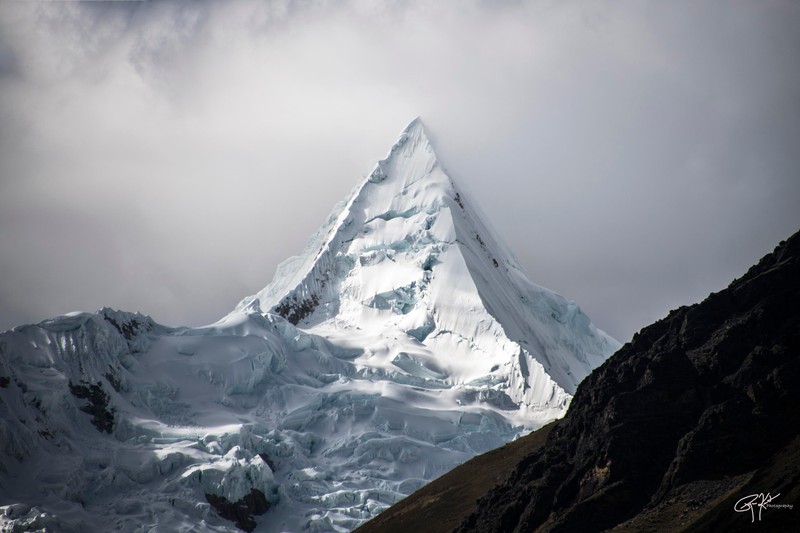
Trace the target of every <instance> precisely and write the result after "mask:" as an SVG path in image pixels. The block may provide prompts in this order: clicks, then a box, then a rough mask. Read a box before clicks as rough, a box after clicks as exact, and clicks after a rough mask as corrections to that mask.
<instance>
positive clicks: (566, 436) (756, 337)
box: [358, 233, 800, 533]
mask: <svg viewBox="0 0 800 533" xmlns="http://www.w3.org/2000/svg"><path fill="white" fill-rule="evenodd" d="M799 300H800V233H798V234H795V235H794V236H792V237H791V238H790V239H788V240H787V241H785V242H781V243H780V245H779V246H778V247H777V248H776V249H775V251H774V252H773V253H771V254H770V255H767V256H766V257H764V258H763V259H762V260H761V261H760V262H759V263H758V264H757V265H755V266H753V267H752V268H751V269H750V270H749V271H748V272H747V273H746V274H745V275H744V276H743V277H742V278H741V279H738V280H735V281H734V282H733V283H731V285H730V286H729V287H728V288H727V289H726V290H724V291H722V292H720V293H718V294H711V295H710V296H709V297H708V298H706V299H705V300H704V301H703V302H702V303H700V304H696V305H693V306H690V307H681V308H680V309H677V310H675V311H672V312H671V313H670V314H669V316H667V317H666V318H664V319H663V320H661V321H659V322H656V323H655V324H653V325H651V326H649V327H647V328H645V329H643V330H642V331H641V332H639V333H638V334H637V335H636V336H635V337H634V338H633V340H632V341H631V342H630V343H628V344H626V345H625V346H623V347H622V349H620V350H619V351H618V352H617V353H616V354H615V355H614V356H612V357H611V358H610V359H609V360H608V361H606V363H604V364H603V365H602V366H601V367H599V368H598V369H597V370H595V371H594V372H593V373H592V374H591V375H590V376H589V377H588V378H587V379H586V380H584V381H583V382H582V383H581V384H580V386H579V387H578V391H577V393H576V394H575V397H574V399H573V401H572V403H571V405H570V408H569V411H568V413H567V414H566V416H565V417H564V418H563V419H561V420H559V421H557V422H555V423H553V424H551V425H549V426H547V427H545V428H542V429H540V430H538V431H535V432H533V433H531V434H530V435H528V436H526V437H523V438H521V439H519V440H518V441H515V442H513V443H511V444H509V445H506V446H505V447H504V448H501V449H498V450H495V451H493V452H490V453H488V454H486V455H482V456H479V457H476V458H475V459H473V460H471V461H470V462H468V463H466V464H464V465H462V466H460V467H458V468H456V469H454V470H453V471H451V472H450V473H448V474H446V475H444V476H442V477H441V478H439V479H438V480H436V481H435V482H433V483H431V484H430V485H428V486H427V487H425V488H423V489H422V490H420V491H418V492H416V493H414V494H413V495H411V496H410V497H408V498H407V499H405V500H404V501H403V502H401V503H400V504H398V505H396V506H394V507H392V508H391V509H389V510H388V511H386V512H385V513H383V514H381V515H380V516H379V517H377V518H376V519H375V520H373V521H371V522H368V523H367V524H366V525H365V526H364V527H362V528H360V529H359V530H358V531H359V533H370V532H372V531H381V532H382V533H391V532H393V531H415V530H418V526H419V524H428V525H429V526H428V527H426V531H429V532H431V533H434V532H436V531H458V532H534V531H535V532H571V531H581V532H593V531H615V532H621V533H622V532H626V533H627V532H644V531H665V532H671V531H674V532H679V531H770V532H784V531H785V532H789V531H798V530H800V514H799V513H800V511H799V510H798V509H796V508H795V505H796V503H797V501H798V498H800V431H799V430H798V428H800V411H798V409H797V408H798V406H800V387H798V383H800V313H798V311H797V302H798V301H799ZM486 472H491V473H493V475H492V476H487V475H486ZM465 499H466V500H467V501H466V503H465V501H464V500H465Z"/></svg>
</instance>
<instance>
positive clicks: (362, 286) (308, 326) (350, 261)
mask: <svg viewBox="0 0 800 533" xmlns="http://www.w3.org/2000/svg"><path fill="white" fill-rule="evenodd" d="M237 309H238V310H245V309H247V310H257V311H271V312H275V313H278V314H280V315H282V316H284V317H285V318H287V319H288V320H290V321H291V322H293V323H295V324H298V325H300V327H302V328H303V329H305V330H308V331H314V332H318V333H319V334H321V335H323V336H326V337H328V338H330V339H331V340H332V341H334V342H340V343H342V342H345V343H346V339H348V338H352V337H353V335H354V331H368V332H370V333H371V334H373V333H376V332H378V333H380V334H381V338H380V340H379V341H378V342H377V343H372V344H370V345H369V346H366V348H367V349H366V351H365V354H364V355H363V356H361V357H359V358H357V359H356V360H357V362H359V363H362V364H365V365H368V366H370V367H376V368H384V369H394V370H396V369H398V368H399V369H401V370H403V371H405V372H407V373H409V374H412V375H415V376H416V377H418V378H420V379H428V380H437V381H439V382H442V383H443V384H446V385H447V386H453V385H469V384H475V383H491V384H492V385H496V387H494V389H495V390H497V391H498V392H499V393H500V394H501V396H498V398H500V397H502V401H504V402H508V403H509V405H510V404H514V405H520V406H521V407H522V413H523V414H522V416H523V417H524V419H525V420H528V421H530V420H531V419H535V420H536V421H537V422H542V421H544V420H549V419H552V418H553V417H554V416H557V415H558V414H559V413H560V412H561V411H562V410H563V408H564V407H565V405H566V403H567V401H568V398H569V394H572V393H573V392H574V391H575V387H576V386H577V384H578V383H579V382H580V381H581V380H582V379H583V378H584V377H586V375H588V374H589V372H591V370H592V368H594V367H596V366H597V365H599V364H600V363H602V362H603V360H604V359H605V357H607V356H608V355H609V354H610V353H611V352H613V351H614V350H615V349H616V348H618V347H619V344H618V343H617V342H616V341H614V340H613V339H611V338H610V337H608V336H607V335H605V334H604V333H603V332H601V331H598V330H597V329H596V328H595V327H594V326H593V325H592V324H591V323H590V321H589V319H588V317H586V315H585V314H583V313H582V312H581V310H580V309H579V308H578V306H577V305H575V303H574V302H570V301H568V300H566V299H564V298H563V297H561V296H559V295H557V294H555V293H553V292H551V291H549V290H547V289H544V288H542V287H539V286H537V285H535V284H533V283H531V282H530V281H529V280H528V279H527V277H526V276H525V274H524V273H523V272H522V270H521V269H520V267H519V265H518V264H517V263H516V261H515V260H514V258H513V255H512V254H511V253H509V252H508V251H507V250H506V248H505V247H504V246H503V245H502V244H501V243H500V241H499V239H498V238H497V237H496V236H495V234H494V232H493V231H491V230H490V228H489V227H488V226H487V225H486V224H485V223H484V222H483V221H482V220H481V219H480V218H479V216H478V214H477V213H476V211H475V208H474V206H473V205H472V202H471V201H470V200H469V199H468V198H466V197H465V195H464V194H463V192H460V191H458V190H457V189H456V186H455V185H454V183H453V181H452V180H451V179H450V177H449V176H448V175H447V173H446V172H445V170H444V169H443V168H442V166H441V164H440V163H439V161H438V160H437V158H436V154H435V153H434V150H433V147H432V146H431V143H430V141H429V140H428V137H427V135H426V133H425V129H424V127H423V125H422V122H421V121H420V120H419V119H416V120H414V121H413V122H412V123H411V124H409V126H408V127H407V128H406V130H405V131H404V132H403V133H402V135H401V136H400V140H399V141H398V142H397V143H396V144H395V145H394V147H392V150H391V152H390V154H389V156H388V157H387V158H386V159H384V160H382V161H380V162H379V163H378V165H377V166H376V167H375V170H374V171H373V172H372V174H371V175H370V176H369V178H368V179H367V180H366V181H365V182H364V183H363V184H362V185H361V186H360V187H359V188H358V189H356V191H355V192H354V193H353V195H352V196H351V198H350V200H349V201H348V202H347V203H346V204H344V205H343V206H342V207H341V208H340V209H339V210H338V212H336V213H335V214H334V215H333V216H332V217H331V218H330V220H329V223H328V225H327V227H326V228H323V230H322V231H321V232H320V233H318V235H317V236H316V237H315V238H314V239H312V244H311V246H310V247H309V248H308V249H307V250H306V254H305V255H304V256H303V257H301V258H293V259H292V260H290V261H289V262H287V263H286V264H285V265H284V266H282V267H281V268H280V269H279V271H278V273H277V275H276V277H275V280H274V281H273V282H272V283H271V284H270V285H268V286H267V287H266V288H264V289H263V290H262V291H260V292H259V293H258V294H256V295H255V296H251V297H249V298H246V299H245V300H243V301H242V302H241V303H240V304H239V306H238V307H237ZM358 345H359V346H362V347H363V346H364V345H363V343H358Z"/></svg>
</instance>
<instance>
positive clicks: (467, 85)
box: [0, 1, 800, 341]
mask: <svg viewBox="0 0 800 533" xmlns="http://www.w3.org/2000/svg"><path fill="white" fill-rule="evenodd" d="M798 23H800V6H799V5H798V4H796V3H794V2H772V3H769V5H756V4H755V3H750V2H724V3H723V2H671V3H669V4H666V3H663V4H654V3H652V4H651V3H648V4H646V3H633V2H631V3H628V2H621V3H620V2H614V3H611V2H608V3H581V2H574V3H562V2H505V3H499V4H491V3H484V2H466V3H459V4H458V5H457V6H456V5H449V4H448V5H445V3H434V2H421V1H420V2H407V3H382V2H366V1H364V2H357V1H353V2H346V3H337V4H332V3H327V2H306V3H292V2H264V3H251V2H231V3H204V2H199V3H177V2H165V3H122V4H106V3H91V2H90V3H81V4H72V3H35V4H22V3H19V4H18V3H5V4H2V5H0V93H1V94H2V99H0V329H6V328H9V327H12V326H14V325H17V324H20V323H25V322H35V321H39V320H42V319H44V318H46V317H48V316H52V315H57V314H62V313H65V312H68V311H72V310H76V309H82V310H94V309H97V308H99V307H101V306H104V305H108V306H113V307H118V308H122V309H127V310H132V311H135V310H140V311H142V312H146V313H148V314H151V315H152V316H153V317H154V318H155V319H157V320H159V321H161V322H164V323H167V324H175V325H177V324H187V325H199V324H203V323H209V322H213V321H215V320H216V319H217V318H219V317H221V316H222V315H224V314H225V313H226V312H228V311H229V310H230V309H232V308H233V306H234V305H235V304H236V302H237V301H238V300H239V299H240V298H241V297H243V296H245V295H247V294H252V293H254V292H256V291H257V290H258V289H260V288H261V287H262V286H264V285H265V284H266V283H267V282H268V281H269V280H270V279H271V277H272V274H273V272H274V270H275V267H276V266H277V264H278V263H279V262H280V261H282V260H283V259H285V258H287V257H288V256H290V255H293V254H296V253H298V252H299V251H300V250H301V249H302V248H303V246H304V244H305V242H306V240H307V238H308V237H309V236H310V235H311V233H313V232H314V231H315V230H316V229H317V227H318V226H319V225H320V224H321V223H322V222H323V221H324V219H325V217H326V215H327V213H328V212H329V210H330V209H331V208H332V207H333V205H334V204H335V203H336V202H337V201H339V200H341V199H343V198H344V197H345V196H346V195H347V194H348V192H349V191H350V190H351V189H352V187H354V186H355V185H356V184H357V183H358V182H359V181H360V179H362V177H363V176H365V175H366V174H367V173H368V172H369V171H370V170H371V166H372V165H373V164H374V162H375V161H376V160H377V159H379V158H381V157H383V156H384V155H385V152H386V150H387V149H388V148H389V146H391V144H392V142H393V141H394V139H395V137H396V136H397V134H398V133H399V131H400V130H401V129H402V128H403V127H404V126H405V124H406V123H407V122H408V121H409V120H410V119H411V118H413V117H414V116H416V115H420V116H422V118H423V120H424V121H425V123H426V125H427V127H428V129H429V131H430V133H431V135H432V137H433V140H434V142H435V144H436V145H437V149H438V151H439V152H440V156H441V159H442V160H443V162H444V163H445V165H446V166H447V167H448V170H449V172H450V173H451V174H452V175H453V177H454V178H455V179H456V180H458V182H459V184H460V185H461V186H462V188H465V189H467V192H469V193H471V196H472V197H473V198H475V199H476V200H477V202H479V203H480V206H481V209H482V211H483V212H484V213H485V214H486V215H487V218H488V219H489V220H491V221H492V223H493V225H494V226H495V229H496V230H497V231H498V233H499V234H500V235H502V236H503V237H504V238H505V240H506V241H507V242H508V244H509V245H510V247H511V249H512V250H514V252H515V253H516V254H517V256H518V258H519V259H520V260H521V262H522V264H523V265H524V266H525V267H526V268H527V270H528V272H529V273H530V277H531V279H533V280H534V281H535V282H536V283H539V284H541V285H544V286H546V287H549V288H552V289H554V290H556V291H558V292H560V293H562V294H564V295H565V296H567V297H569V298H572V299H574V300H575V301H577V302H578V303H579V304H580V305H581V307H582V308H584V309H585V310H586V311H587V313H588V314H589V316H590V317H591V318H592V319H593V321H595V323H597V324H598V325H599V326H600V327H602V328H604V329H605V330H606V331H608V332H609V333H611V334H612V335H614V336H616V337H617V338H619V339H620V340H623V341H624V340H626V339H628V338H629V337H630V336H631V335H632V334H633V333H634V332H635V331H636V330H638V329H639V328H640V327H641V326H643V325H646V324H648V323H650V322H652V321H653V320H655V319H657V318H659V317H661V316H663V315H664V314H665V313H666V312H667V311H668V310H669V309H670V308H674V307H676V306H678V305H682V304H688V303H692V302H694V301H697V300H699V299H701V298H703V297H704V296H705V295H706V294H708V292H710V291H714V290H719V289H721V288H722V287H724V286H725V285H726V284H727V283H728V282H729V281H730V280H731V279H732V278H733V277H735V276H738V275H740V274H742V273H743V272H744V271H745V269H746V268H747V267H748V266H749V265H750V264H752V263H753V262H755V261H756V260H757V259H758V258H759V257H760V256H761V255H763V254H764V253H766V252H767V251H769V250H770V249H771V248H772V247H773V246H774V245H775V244H777V242H778V241H779V240H780V239H782V238H785V237H787V236H788V235H789V234H791V233H792V232H794V231H795V230H796V229H798V227H800V177H798V169H800V154H798V150H797V147H798V145H799V143H798V140H799V139H800V101H798V98H797V95H798V94H800V69H798V68H797V60H796V50H800V35H799V34H798V33H797V32H796V31H795V28H796V27H797V24H798Z"/></svg>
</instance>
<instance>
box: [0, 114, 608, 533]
mask: <svg viewBox="0 0 800 533" xmlns="http://www.w3.org/2000/svg"><path fill="white" fill-rule="evenodd" d="M617 347H618V343H616V341H614V340H613V339H611V338H609V337H608V336H607V335H605V334H604V333H603V332H601V331H599V330H597V329H596V328H595V327H594V326H593V325H592V324H591V323H590V321H589V319H588V318H587V317H586V316H585V315H584V314H583V313H582V312H581V311H580V309H579V308H578V307H577V306H576V305H575V304H574V303H573V302H569V301H567V300H565V299H564V298H562V297H561V296H558V295H557V294H555V293H553V292H551V291H548V290H546V289H543V288H541V287H538V286H536V285H534V284H532V283H531V282H529V281H528V280H527V278H526V277H525V275H524V274H523V273H522V271H521V270H520V268H519V266H518V265H517V264H516V262H515V260H514V259H513V258H512V256H511V255H510V254H509V253H508V252H507V251H506V250H505V248H504V247H503V246H502V245H501V244H500V243H499V242H498V239H497V238H496V237H495V235H494V234H493V232H492V231H491V230H490V229H489V228H488V227H487V226H486V224H485V223H483V222H482V221H481V220H480V217H479V216H478V215H477V213H476V211H475V208H474V206H473V204H472V203H471V201H470V200H469V198H467V197H465V195H464V194H463V193H462V192H460V191H458V190H456V188H455V186H454V184H453V182H452V180H451V179H450V178H449V177H448V176H447V174H446V173H445V171H444V170H443V168H442V167H441V165H440V164H439V162H438V161H437V159H436V156H435V154H434V152H433V149H432V147H431V144H430V142H429V140H428V138H427V136H426V134H425V131H424V128H423V126H422V124H421V122H420V121H419V120H415V121H414V122H412V123H411V124H410V125H409V127H408V128H407V129H406V130H405V131H404V132H403V134H402V135H401V137H400V140H399V141H398V142H397V144H396V145H395V146H394V147H393V148H392V150H391V152H390V154H389V155H388V157H387V158H386V159H384V160H382V161H381V162H379V163H378V165H377V166H376V168H375V170H374V171H373V172H372V174H371V175H370V176H369V178H368V179H367V180H366V181H365V182H364V183H363V184H362V185H361V186H359V187H358V188H357V189H356V191H355V192H354V193H353V195H352V197H351V198H350V199H349V200H348V201H346V202H345V203H343V204H342V205H341V206H340V207H339V208H338V209H337V210H336V211H335V212H334V214H333V215H332V216H331V217H330V219H329V221H328V222H327V223H326V225H325V226H324V227H323V228H322V229H321V230H320V232H318V234H317V235H316V236H315V237H314V238H313V239H312V241H311V243H310V244H309V247H308V248H307V250H306V253H305V254H304V255H302V256H301V257H298V258H293V259H291V260H289V261H287V262H285V263H284V264H282V265H281V267H280V268H279V269H278V272H277V274H276V276H275V279H274V280H273V282H272V283H271V284H270V285H268V286H267V287H266V288H265V289H263V290H262V291H260V292H259V293H257V294H256V295H254V296H251V297H248V298H245V299H244V300H243V301H242V302H241V303H240V304H239V305H238V306H237V308H236V309H235V310H234V311H233V312H231V313H230V314H229V315H228V316H226V317H224V318H223V319H222V320H220V321H219V322H217V323H215V324H212V325H210V326H207V327H201V328H185V327H181V328H171V327H166V326H162V325H160V324H157V323H155V322H154V321H153V320H152V319H151V318H149V317H148V316H145V315H141V314H138V313H136V314H134V313H127V312H122V311H114V310H111V309H107V308H106V309H102V310H100V311H99V312H97V313H73V314H71V315H67V316H62V317H57V318H53V319H50V320H46V321H44V322H42V323H40V324H37V325H29V326H20V327H17V328H14V329H13V330H12V331H9V332H6V333H3V334H2V335H0V419H2V424H0V511H2V512H0V528H3V530H4V531H5V530H9V531H32V530H40V529H43V528H46V529H47V530H53V531H97V530H108V529H113V530H120V531H142V530H151V529H153V530H164V531H177V530H192V531H235V530H245V531H252V530H258V531H349V530H351V529H353V528H355V527H357V526H358V525H360V524H361V523H363V522H364V521H366V520H368V519H369V518H371V517H373V516H375V515H376V514H378V513H379V512H381V511H382V510H384V509H386V508H387V507H388V506H389V505H391V504H393V503H395V502H396V501H398V500H400V499H401V498H403V497H404V496H406V495H408V494H410V493H412V492H413V491H414V490H416V489H418V488H419V487H421V486H423V485H425V484H426V483H427V482H428V481H430V480H431V479H434V478H436V477H438V476H440V475H441V474H442V473H444V472H446V471H448V470H450V469H451V468H453V467H454V466H456V465H458V464H461V463H463V462H464V461H466V460H468V459H469V458H470V457H472V456H474V455H476V454H478V453H481V452H484V451H487V450H490V449H493V448H496V447H498V446H500V445H502V444H504V443H505V442H508V441H510V440H512V439H514V438H516V437H518V436H519V435H520V434H522V433H524V432H527V431H529V430H530V429H533V428H535V427H538V426H540V425H542V424H544V423H546V422H548V421H550V420H552V419H554V418H556V417H558V416H561V415H563V413H564V411H565V409H566V406H567V405H568V403H569V401H570V399H571V394H572V393H573V392H574V390H575V387H576V386H577V384H578V383H579V381H580V380H581V379H582V378H583V377H585V376H586V375H587V374H588V373H589V372H590V371H591V369H592V368H594V367H595V366H597V365H598V364H600V363H601V362H602V361H604V360H605V359H606V358H607V357H608V356H609V355H610V354H611V353H612V352H613V351H614V350H615V349H616V348H617Z"/></svg>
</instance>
